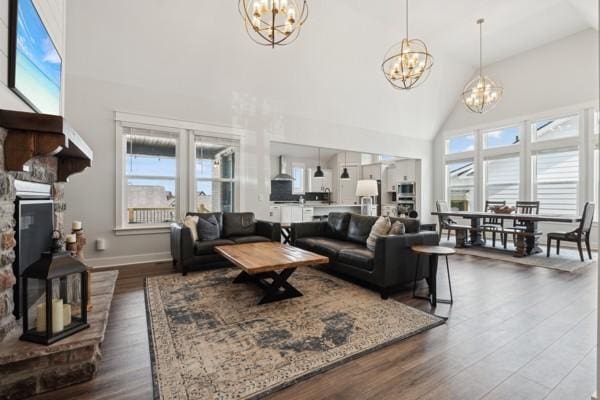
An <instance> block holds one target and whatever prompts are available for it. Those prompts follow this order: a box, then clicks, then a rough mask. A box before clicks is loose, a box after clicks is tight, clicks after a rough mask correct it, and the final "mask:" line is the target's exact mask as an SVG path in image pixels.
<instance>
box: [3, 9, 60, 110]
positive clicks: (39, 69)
mask: <svg viewBox="0 0 600 400" xmlns="http://www.w3.org/2000/svg"><path fill="white" fill-rule="evenodd" d="M9 13H10V22H9V24H10V27H9V60H8V86H9V87H10V88H11V89H12V90H13V91H14V92H15V93H16V94H17V95H18V96H19V97H20V98H21V99H23V101H25V102H26V103H27V104H28V105H29V106H30V107H31V108H32V109H33V110H35V111H37V112H40V113H44V114H56V115H58V114H60V108H61V72H62V59H61V58H60V54H59V53H58V50H57V49H56V46H55V45H54V42H53V41H52V38H51V37H50V34H49V33H48V30H47V29H46V26H45V25H44V22H43V21H42V19H41V18H40V15H39V14H38V12H37V10H36V8H35V5H34V4H33V1H32V0H10V9H9Z"/></svg>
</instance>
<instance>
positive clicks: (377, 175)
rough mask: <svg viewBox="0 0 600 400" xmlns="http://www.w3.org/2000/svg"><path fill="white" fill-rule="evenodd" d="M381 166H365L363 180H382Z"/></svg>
mask: <svg viewBox="0 0 600 400" xmlns="http://www.w3.org/2000/svg"><path fill="white" fill-rule="evenodd" d="M381 170H382V166H381V164H370V165H363V167H362V179H376V180H378V179H381Z"/></svg>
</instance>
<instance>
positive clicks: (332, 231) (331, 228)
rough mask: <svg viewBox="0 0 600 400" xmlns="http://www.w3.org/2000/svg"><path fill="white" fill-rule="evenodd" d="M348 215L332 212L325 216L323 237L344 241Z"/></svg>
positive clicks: (346, 232)
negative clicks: (325, 222)
mask: <svg viewBox="0 0 600 400" xmlns="http://www.w3.org/2000/svg"><path fill="white" fill-rule="evenodd" d="M349 222H350V213H338V212H332V213H329V215H328V216H327V225H326V226H325V235H326V236H328V237H332V238H335V239H346V236H347V235H348V223H349Z"/></svg>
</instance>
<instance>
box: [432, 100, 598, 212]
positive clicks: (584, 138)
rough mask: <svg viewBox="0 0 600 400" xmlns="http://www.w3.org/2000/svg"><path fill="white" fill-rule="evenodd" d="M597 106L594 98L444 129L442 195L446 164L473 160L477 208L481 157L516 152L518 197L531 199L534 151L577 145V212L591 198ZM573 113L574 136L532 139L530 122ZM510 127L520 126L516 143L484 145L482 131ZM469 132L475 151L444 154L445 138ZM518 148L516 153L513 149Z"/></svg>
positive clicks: (478, 204)
mask: <svg viewBox="0 0 600 400" xmlns="http://www.w3.org/2000/svg"><path fill="white" fill-rule="evenodd" d="M597 109H598V103H597V102H596V101H589V102H584V103H579V104H575V105H572V106H568V107H562V108H557V109H552V110H547V111H543V112H539V113H535V114H528V115H527V114H526V115H522V116H519V117H515V118H511V119H505V120H500V121H496V122H489V123H485V124H480V125H475V126H470V127H465V128H460V129H451V130H446V131H443V132H442V133H441V136H442V139H443V140H441V141H439V142H441V146H442V154H443V162H442V168H443V173H444V179H443V180H442V183H443V185H444V187H443V188H442V193H443V194H444V198H445V199H446V200H448V177H447V174H446V165H447V164H448V163H451V162H458V161H464V160H466V159H472V160H473V163H474V167H475V168H477V169H476V170H475V176H476V183H475V190H476V193H475V203H476V204H475V207H477V209H480V208H481V207H482V206H483V204H482V201H483V199H484V197H485V186H484V184H483V183H484V182H483V171H482V170H481V168H483V165H479V164H480V163H482V162H483V160H485V159H488V158H490V157H500V156H502V155H509V154H511V153H512V154H515V153H517V154H518V155H519V158H520V161H521V165H520V175H521V179H520V183H519V196H520V197H521V198H522V199H523V200H528V199H529V200H531V199H534V198H535V193H534V191H535V176H534V174H535V169H534V166H533V155H535V153H537V152H540V151H545V150H558V149H566V148H574V147H576V148H578V149H579V171H580V174H579V175H580V178H579V185H578V190H577V213H578V214H580V213H581V211H582V210H583V205H584V202H585V199H593V198H594V188H593V177H594V174H593V168H594V166H593V154H594V153H593V151H594V149H595V148H597V146H598V145H597V143H598V135H595V134H594V132H593V130H594V120H593V118H594V110H597ZM572 115H579V134H578V135H577V136H573V137H569V138H560V139H553V140H543V141H534V140H532V123H534V122H535V121H539V120H544V119H549V118H561V117H566V116H572ZM511 126H520V127H521V129H520V132H521V133H520V134H521V135H522V137H521V140H520V144H519V145H514V146H505V147H497V148H492V149H484V148H483V142H484V138H483V133H484V132H488V131H491V130H496V129H501V128H502V127H511ZM471 133H474V134H475V142H476V146H475V149H474V151H472V152H471V151H469V152H463V153H452V154H446V152H447V141H448V139H450V138H453V137H460V136H465V135H468V134H471ZM517 148H518V152H515V150H516V149H517ZM478 160H479V161H478ZM590 164H591V165H590ZM478 169H479V171H478ZM590 201H592V200H590Z"/></svg>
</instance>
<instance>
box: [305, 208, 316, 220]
mask: <svg viewBox="0 0 600 400" xmlns="http://www.w3.org/2000/svg"><path fill="white" fill-rule="evenodd" d="M314 215H315V209H314V208H312V207H303V208H302V222H312V220H313V217H314Z"/></svg>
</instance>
